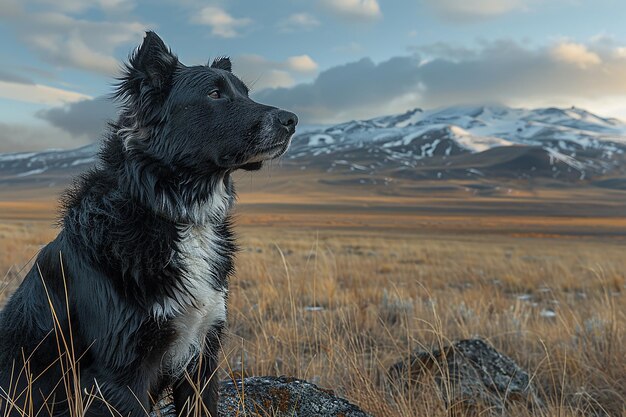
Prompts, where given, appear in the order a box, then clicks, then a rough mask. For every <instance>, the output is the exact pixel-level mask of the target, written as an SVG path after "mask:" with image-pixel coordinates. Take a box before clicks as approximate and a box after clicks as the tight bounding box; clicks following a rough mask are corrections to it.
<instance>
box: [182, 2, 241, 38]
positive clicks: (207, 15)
mask: <svg viewBox="0 0 626 417" xmlns="http://www.w3.org/2000/svg"><path fill="white" fill-rule="evenodd" d="M191 22H192V23H196V24H199V25H206V26H210V27H211V33H212V34H213V35H215V36H219V37H221V38H234V37H236V36H239V32H238V29H240V28H244V27H246V26H248V25H250V23H252V19H249V18H247V17H242V18H235V17H233V16H231V15H230V14H228V13H227V12H226V11H225V10H224V9H221V8H219V7H217V6H206V7H204V8H203V9H201V10H200V11H199V12H198V13H197V14H195V15H194V16H192V18H191Z"/></svg>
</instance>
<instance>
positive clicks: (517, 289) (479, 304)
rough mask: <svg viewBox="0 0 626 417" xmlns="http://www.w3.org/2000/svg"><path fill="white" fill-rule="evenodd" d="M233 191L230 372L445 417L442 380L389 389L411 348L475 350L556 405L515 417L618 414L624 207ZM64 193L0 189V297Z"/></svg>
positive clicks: (625, 281) (283, 186)
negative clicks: (460, 344)
mask: <svg viewBox="0 0 626 417" xmlns="http://www.w3.org/2000/svg"><path fill="white" fill-rule="evenodd" d="M239 183H240V190H241V191H240V194H241V196H240V202H241V204H240V206H239V208H238V209H237V213H236V224H237V232H238V235H239V236H240V239H239V240H240V244H241V252H240V253H239V255H238V259H237V273H236V276H235V277H234V279H233V280H232V281H231V290H230V300H229V337H228V342H227V344H226V346H224V349H223V363H222V369H223V370H224V375H226V373H227V372H240V373H243V374H246V375H291V376H296V377H300V378H304V379H307V380H310V381H313V382H315V383H317V384H319V385H320V386H323V387H327V388H332V389H333V390H334V391H335V392H336V393H338V394H340V395H342V396H344V397H346V398H348V399H349V400H350V401H352V402H354V403H356V404H358V405H359V406H361V407H362V408H363V409H364V410H366V411H368V412H371V413H372V414H373V415H375V416H445V415H448V411H449V410H448V409H447V408H446V404H445V403H444V401H443V400H442V398H441V396H440V395H438V394H437V392H436V391H435V390H434V389H432V384H430V385H431V386H429V384H428V382H426V383H425V384H424V386H421V387H420V389H419V390H417V389H414V390H410V391H403V393H402V394H401V395H396V396H394V397H391V396H390V395H389V393H388V391H386V390H385V389H383V385H384V384H382V383H381V381H382V380H384V379H385V375H386V372H387V369H388V368H389V366H390V365H392V364H393V363H395V362H397V361H398V360H401V359H402V358H406V357H407V356H408V355H409V354H410V353H411V351H413V350H414V349H416V348H429V347H432V346H439V345H441V344H443V343H446V342H447V341H451V340H457V339H461V338H468V337H473V336H479V337H482V338H484V339H486V340H487V341H489V342H490V343H491V344H493V345H494V346H495V347H496V348H497V349H498V350H499V351H501V352H503V353H505V354H507V355H509V356H510V357H512V358H513V359H514V360H515V361H516V362H517V363H518V364H519V365H520V366H521V367H522V368H524V369H526V370H527V371H528V372H529V373H530V374H531V375H532V378H533V381H534V384H535V385H536V387H537V389H538V391H539V393H540V395H541V396H542V397H543V398H544V400H545V401H546V403H547V408H546V409H544V410H543V411H541V412H537V411H536V410H535V412H530V411H528V410H526V409H523V408H519V409H518V408H516V409H514V410H512V411H511V413H512V415H520V416H527V415H537V413H539V414H543V415H546V416H556V415H559V416H570V415H572V416H573V415H611V416H623V415H626V405H625V404H626V360H625V359H624V358H626V296H625V293H626V260H625V258H624V253H625V249H626V193H624V192H619V191H610V190H604V189H598V188H592V187H583V186H571V187H555V186H553V185H551V184H539V185H534V186H533V187H529V186H528V184H521V183H509V184H501V185H499V186H498V187H497V188H496V187H493V186H481V187H476V184H469V183H468V184H465V183H462V182H455V183H447V182H436V181H435V182H404V183H395V184H392V185H391V186H387V187H375V186H367V187H365V186H363V187H359V186H358V185H354V184H348V185H337V184H336V183H335V184H321V183H319V182H317V181H315V180H313V179H312V178H311V174H310V173H299V172H292V173H289V175H285V174H283V175H278V174H277V173H276V172H275V171H274V172H271V173H270V174H269V175H267V176H261V178H253V177H251V176H248V175H246V176H242V177H241V178H239ZM56 192H57V190H53V189H51V190H45V191H44V192H37V193H35V192H26V191H23V192H19V193H18V192H15V191H14V190H11V189H8V188H5V189H3V190H1V191H0V270H2V271H8V272H7V273H6V275H5V279H4V284H3V287H0V288H2V289H0V299H2V298H4V297H6V296H7V295H8V294H9V293H10V291H11V289H12V288H14V287H15V285H17V283H18V282H19V279H20V277H22V276H23V272H20V266H21V265H24V264H26V263H28V261H29V259H31V258H32V256H33V255H35V254H36V251H37V248H38V247H39V246H40V245H41V244H44V243H45V242H47V241H49V240H50V239H51V238H52V237H53V236H54V235H55V234H56V231H55V230H54V229H53V228H52V227H51V224H52V219H53V218H54V211H53V210H52V208H53V207H54V195H55V193H56ZM1 303H2V301H0V304H1Z"/></svg>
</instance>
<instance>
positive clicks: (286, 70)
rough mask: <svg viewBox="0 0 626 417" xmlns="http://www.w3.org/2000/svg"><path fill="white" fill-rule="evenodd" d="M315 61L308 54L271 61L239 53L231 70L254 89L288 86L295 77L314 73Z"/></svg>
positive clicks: (294, 81) (258, 56)
mask: <svg viewBox="0 0 626 417" xmlns="http://www.w3.org/2000/svg"><path fill="white" fill-rule="evenodd" d="M317 69H318V65H317V63H316V62H315V61H314V60H313V59H312V58H311V57H310V56H308V55H297V56H292V57H289V58H287V59H285V60H284V61H272V60H269V59H267V58H264V57H262V56H260V55H253V54H248V55H240V56H238V57H235V58H234V59H233V71H234V72H235V74H237V75H238V76H239V77H240V78H241V79H242V80H244V81H245V82H247V83H249V84H250V85H251V86H252V87H253V88H254V90H257V91H258V90H262V89H264V88H277V87H290V86H292V85H294V84H295V83H296V78H301V77H302V76H307V75H311V74H314V73H315V72H316V71H317Z"/></svg>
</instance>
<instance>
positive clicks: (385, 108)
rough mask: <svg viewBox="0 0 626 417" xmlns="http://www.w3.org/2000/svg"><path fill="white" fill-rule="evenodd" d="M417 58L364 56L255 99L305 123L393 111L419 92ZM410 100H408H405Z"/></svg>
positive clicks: (265, 91)
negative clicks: (378, 59) (378, 60)
mask: <svg viewBox="0 0 626 417" xmlns="http://www.w3.org/2000/svg"><path fill="white" fill-rule="evenodd" d="M418 67H419V60H418V59H416V58H415V57H412V56H409V57H395V58H392V59H390V60H388V61H385V62H381V63H379V64H375V63H374V62H373V61H372V60H371V59H369V58H364V59H361V60H359V61H357V62H351V63H348V64H345V65H341V66H337V67H333V68H330V69H328V70H326V71H323V72H321V73H320V74H319V76H318V77H317V78H316V79H315V81H314V82H312V83H307V84H298V85H295V86H293V87H291V88H275V89H268V90H264V91H259V92H258V93H257V94H255V98H256V99H258V100H260V101H261V102H264V103H269V104H272V105H276V106H279V107H283V108H286V109H289V110H292V111H295V112H296V113H297V114H298V116H300V117H301V118H302V119H303V120H304V121H305V122H308V123H331V122H340V121H344V120H346V119H351V118H355V117H359V118H361V117H369V116H375V115H380V114H381V113H389V112H394V111H396V110H397V109H398V108H399V107H400V105H399V104H398V103H403V104H402V105H401V106H402V109H405V108H406V107H409V106H410V105H407V103H406V101H407V98H406V97H407V95H410V96H411V97H413V96H414V95H416V94H417V95H419V94H420V93H419V88H418V84H419V71H418ZM408 101H411V100H408Z"/></svg>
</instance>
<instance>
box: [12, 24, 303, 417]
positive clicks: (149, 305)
mask: <svg viewBox="0 0 626 417" xmlns="http://www.w3.org/2000/svg"><path fill="white" fill-rule="evenodd" d="M116 87H117V88H116V90H115V92H114V98H115V99H117V100H118V101H119V102H120V104H121V106H120V113H119V118H118V120H117V121H116V122H115V123H111V124H110V127H109V129H108V133H107V135H106V137H105V139H104V143H103V146H102V149H101V151H100V155H99V162H98V164H97V165H96V167H95V168H93V169H92V170H91V171H89V172H87V173H85V174H83V175H82V176H81V177H80V178H79V179H78V180H77V181H76V182H75V185H74V187H72V188H71V189H70V190H69V191H68V192H67V193H66V195H65V197H64V198H62V203H63V212H62V216H61V219H60V223H61V227H62V228H61V231H60V233H59V234H58V236H57V237H56V239H55V240H54V241H52V242H50V243H49V244H48V245H47V246H45V247H44V248H43V249H42V250H41V252H40V253H39V255H38V257H37V259H36V263H35V266H34V267H33V269H32V270H30V272H28V274H27V275H26V277H25V279H24V281H23V282H22V283H21V285H20V286H19V288H18V289H17V290H16V291H15V292H14V294H13V295H12V296H11V298H10V300H9V301H8V303H7V305H6V306H5V308H4V310H3V311H2V313H1V315H0V397H2V400H0V402H1V403H2V405H0V416H2V417H6V416H10V417H14V416H22V415H30V413H32V414H33V415H34V414H37V413H39V415H44V416H45V415H47V414H50V415H54V416H68V415H85V416H88V417H92V416H103V415H111V414H112V412H113V413H115V414H116V415H117V413H119V414H120V415H122V416H140V415H145V414H146V410H150V409H151V408H152V406H153V403H154V400H155V399H156V398H157V397H158V395H159V393H161V392H162V391H163V390H164V389H165V388H167V387H171V388H172V393H173V398H174V404H175V408H176V410H177V413H178V415H201V416H208V415H210V416H213V417H216V416H217V397H218V393H217V391H218V390H217V388H218V382H217V376H216V371H217V368H218V362H219V356H218V354H219V351H220V346H221V341H222V335H223V333H224V328H225V325H226V317H227V314H226V313H227V311H226V310H227V309H226V303H227V297H228V278H229V276H230V275H231V274H232V272H233V256H234V253H235V252H236V242H235V238H234V235H233V232H232V227H231V218H230V214H229V213H230V211H231V208H232V206H233V203H234V201H235V190H234V188H233V180H232V178H231V173H232V172H233V171H236V170H239V169H243V170H251V171H252V170H258V169H260V168H261V166H262V164H263V162H264V161H268V160H271V159H274V158H277V157H279V156H281V155H282V154H284V153H285V152H286V150H287V149H288V146H289V144H290V141H291V138H292V136H293V134H294V132H295V127H296V125H297V123H298V118H297V116H296V115H295V114H293V113H291V112H288V111H285V110H280V109H277V108H275V107H271V106H267V105H263V104H260V103H257V102H254V101H253V100H252V99H250V98H249V97H248V88H247V87H246V85H245V84H244V83H243V82H242V81H241V80H239V79H238V78H237V77H236V76H235V75H234V74H233V73H232V65H231V61H230V59H229V58H226V57H219V58H216V59H215V60H213V62H212V63H211V64H210V65H209V64H207V65H200V66H185V65H183V64H182V63H181V62H179V60H178V58H177V57H176V56H175V55H174V54H173V53H172V52H171V51H170V49H169V48H168V47H167V46H166V45H165V43H164V42H163V41H162V40H161V38H159V36H158V35H157V34H155V33H154V32H147V33H146V35H145V38H144V39H143V41H142V43H141V45H140V46H139V47H138V48H137V49H136V50H135V52H134V53H133V54H131V56H130V57H129V62H128V63H127V64H126V65H125V67H124V70H123V75H122V76H121V77H120V78H119V83H118V84H117V86H116ZM76 410H79V411H78V414H77V413H76ZM113 410H114V411H113ZM23 413H26V414H23Z"/></svg>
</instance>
